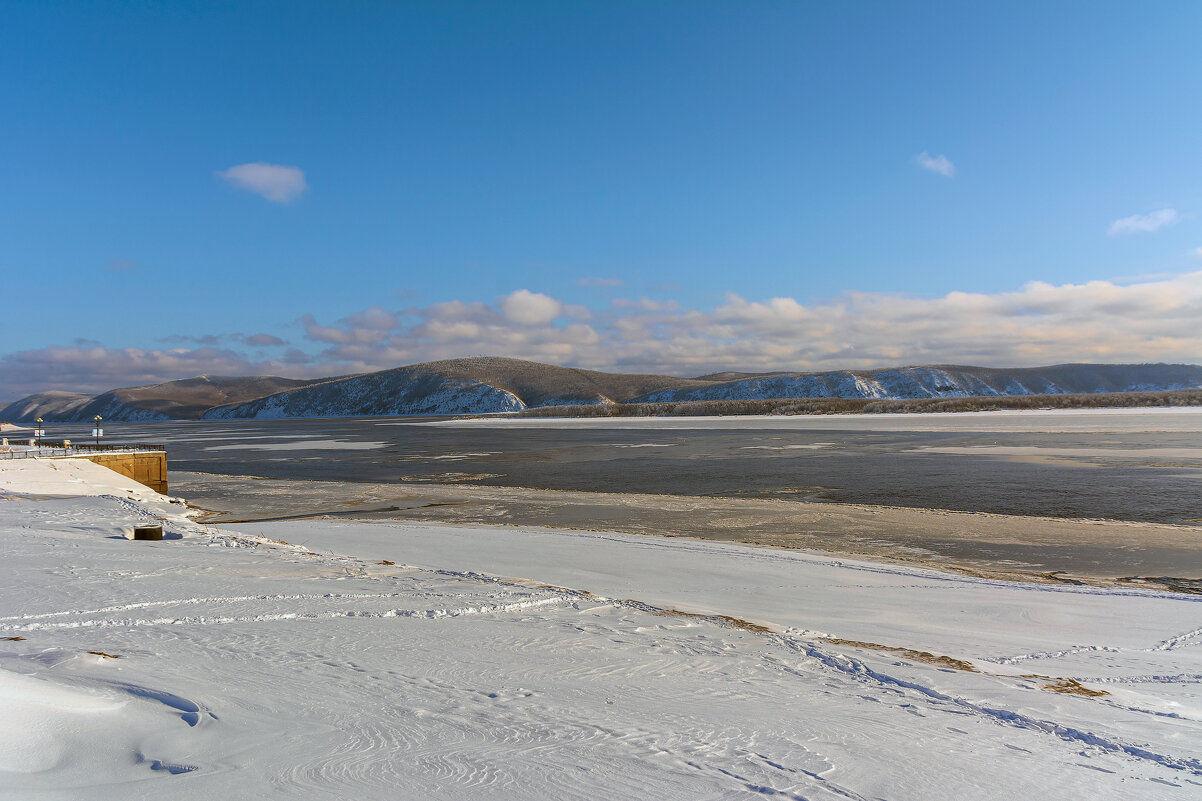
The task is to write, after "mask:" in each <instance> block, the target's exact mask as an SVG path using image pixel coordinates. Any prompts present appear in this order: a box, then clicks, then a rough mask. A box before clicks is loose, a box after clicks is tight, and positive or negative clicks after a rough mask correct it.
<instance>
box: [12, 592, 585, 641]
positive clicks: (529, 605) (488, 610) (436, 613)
mask: <svg viewBox="0 0 1202 801" xmlns="http://www.w3.org/2000/svg"><path fill="white" fill-rule="evenodd" d="M562 603H564V599H563V598H560V597H558V596H556V597H551V598H540V599H537V600H530V601H516V602H514V603H508V604H492V605H489V606H466V607H460V608H458V609H389V610H386V611H383V612H365V611H360V610H354V609H350V610H341V611H332V612H278V613H270V614H263V615H241V616H232V617H203V616H194V617H161V618H125V619H115V620H113V619H110V620H80V621H73V622H70V623H27V624H25V625H21V626H3V627H0V631H26V632H28V631H49V630H55V629H90V628H138V627H142V626H214V625H227V624H231V623H274V622H279V621H286V620H337V619H340V618H353V617H362V618H389V617H404V618H427V619H431V620H432V619H436V618H441V617H462V616H466V615H490V614H503V613H505V612H516V611H520V610H523V609H534V608H537V607H542V606H549V605H552V604H562Z"/></svg>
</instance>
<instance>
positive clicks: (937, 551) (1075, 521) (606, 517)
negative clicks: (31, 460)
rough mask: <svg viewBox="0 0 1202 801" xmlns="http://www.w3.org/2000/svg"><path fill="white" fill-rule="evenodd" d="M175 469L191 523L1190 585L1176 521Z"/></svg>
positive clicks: (1191, 571) (1189, 554) (1197, 574)
mask: <svg viewBox="0 0 1202 801" xmlns="http://www.w3.org/2000/svg"><path fill="white" fill-rule="evenodd" d="M175 476H176V477H175V479H174V482H173V492H177V493H179V494H181V495H183V496H185V497H187V498H188V499H189V502H190V505H192V506H193V507H194V508H197V509H201V510H203V514H202V516H201V517H199V518H197V521H198V522H201V523H205V524H209V525H225V524H246V523H268V522H278V521H285V522H286V521H291V520H305V519H323V518H324V519H338V520H346V521H390V522H392V521H395V522H405V521H407V522H416V523H427V524H429V523H436V524H439V525H455V526H467V527H471V526H489V527H496V526H506V527H524V528H531V527H533V528H548V529H556V530H561V531H576V532H617V533H622V534H636V535H655V536H666V537H673V538H684V539H695V540H701V541H711V542H728V543H739V544H743V545H748V546H757V547H765V548H774V549H782V550H792V551H804V552H811V553H816V554H820V555H823V556H834V557H839V556H843V557H847V558H854V559H867V560H870V561H874V562H884V563H890V564H898V565H907V566H911V567H921V568H926V569H932V570H937V571H941V572H946V573H953V574H959V575H968V576H973V577H977V578H986V579H995V580H1005V581H1023V582H1035V583H1045V584H1068V585H1087V586H1097V587H1116V588H1142V589H1155V590H1165V591H1170V592H1178V593H1186V594H1202V530H1200V529H1198V528H1196V527H1192V526H1186V525H1174V524H1158V523H1144V522H1136V521H1113V520H1091V519H1080V518H1054V517H1035V516H1020V515H1003V514H995V513H988V512H962V511H954V510H934V509H917V508H910V507H897V506H874V505H865V504H845V503H831V502H819V503H815V502H804V501H793V500H788V501H786V500H779V499H740V498H725V497H696V496H681V495H652V494H636V493H601V492H580V491H573V490H550V489H532V488H520V487H519V488H510V487H492V486H473V485H462V484H461V485H454V484H423V485H413V484H409V485H397V484H382V483H359V482H331V481H319V480H297V479H268V478H261V477H253V476H227V475H221V474H212V473H198V472H179V473H177V474H175ZM301 485H303V492H298V491H297V490H299V489H301V488H302V486H301ZM227 507H228V508H227Z"/></svg>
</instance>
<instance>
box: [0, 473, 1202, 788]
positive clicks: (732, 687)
mask: <svg viewBox="0 0 1202 801" xmlns="http://www.w3.org/2000/svg"><path fill="white" fill-rule="evenodd" d="M68 464H70V465H72V466H70V467H67V466H65V465H68ZM56 496H57V497H56ZM0 497H3V498H4V500H2V501H0V542H3V548H4V554H5V562H4V566H3V568H2V569H3V571H4V573H3V577H4V580H3V584H2V586H3V590H0V721H2V722H0V776H2V781H0V797H8V798H22V799H24V798H31V797H36V798H78V797H80V796H81V795H83V794H85V793H86V795H87V797H89V798H91V799H106V798H150V797H172V798H202V797H203V798H210V797H220V796H225V797H238V798H248V797H266V796H268V795H273V794H278V793H289V794H291V795H294V796H298V797H314V798H346V797H355V798H361V799H373V798H380V799H384V798H388V799H393V798H455V799H459V798H490V799H495V798H515V799H517V798H523V799H524V798H557V799H559V798H589V799H595V798H680V799H695V798H732V797H741V796H746V797H757V796H763V795H768V796H772V795H779V796H783V797H786V798H808V799H825V798H830V799H835V798H841V799H847V798H852V799H860V798H878V797H879V798H889V799H907V798H910V799H939V798H948V799H951V798H957V799H958V798H1029V797H1032V796H1035V795H1039V796H1042V797H1044V798H1070V797H1089V796H1096V797H1104V798H1140V799H1146V798H1196V797H1197V796H1198V794H1199V792H1202V695H1200V694H1199V688H1200V687H1202V597H1199V596H1189V595H1174V594H1170V593H1157V592H1142V591H1138V590H1134V591H1133V590H1129V589H1125V590H1099V589H1096V588H1073V587H1055V586H1049V585H1028V584H1019V583H1007V582H990V581H985V580H980V579H973V578H969V577H963V576H948V575H945V574H938V573H931V572H925V571H920V570H915V569H908V568H895V567H889V566H883V565H880V564H868V563H860V562H852V561H847V560H836V559H831V558H826V557H819V556H809V555H806V554H801V553H796V552H783V551H775V550H771V549H763V548H751V547H747V546H742V545H734V544H726V543H709V542H699V541H695V540H688V541H685V540H673V539H668V538H658V537H646V536H642V537H640V536H630V535H614V534H582V533H578V532H577V533H567V532H559V531H554V530H549V529H512V528H510V529H492V528H485V527H446V526H431V525H416V524H402V523H370V524H369V523H357V524H347V523H337V522H331V521H295V522H284V523H272V524H245V525H242V526H231V527H230V528H228V529H225V528H223V529H217V528H211V527H207V526H202V525H199V524H196V523H195V522H192V521H191V520H189V519H188V518H187V516H186V514H185V513H184V510H183V509H182V507H181V506H180V505H178V504H173V503H171V502H169V501H168V500H167V499H164V498H162V496H157V495H156V494H155V493H153V492H150V491H149V490H146V489H145V488H141V487H140V486H139V485H136V484H133V483H132V482H128V481H127V480H125V479H123V478H121V477H120V476H116V474H113V473H111V472H110V471H107V470H105V469H104V468H100V467H98V466H95V465H91V464H90V463H82V462H79V463H66V462H57V463H55V462H44V461H38V462H28V463H19V462H14V463H12V464H2V465H0ZM156 518H162V519H164V522H165V525H164V528H165V530H166V531H167V533H168V536H172V535H178V536H179V537H180V538H179V539H169V540H165V541H163V542H150V543H148V542H134V541H131V540H128V539H126V532H127V527H128V526H131V525H133V524H135V523H140V522H144V521H146V520H150V519H156ZM277 540H278V541H277ZM3 638H7V639H3ZM1066 691H1067V692H1066Z"/></svg>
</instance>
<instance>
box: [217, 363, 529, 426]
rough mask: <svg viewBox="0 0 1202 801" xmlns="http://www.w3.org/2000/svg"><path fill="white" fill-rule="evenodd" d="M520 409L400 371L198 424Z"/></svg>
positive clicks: (484, 389)
mask: <svg viewBox="0 0 1202 801" xmlns="http://www.w3.org/2000/svg"><path fill="white" fill-rule="evenodd" d="M524 408H526V405H525V404H524V403H522V401H521V399H519V398H518V397H517V396H515V395H514V394H513V393H512V392H507V391H506V390H503V389H498V388H497V387H493V386H489V385H488V384H483V383H480V382H478V381H471V380H468V379H465V378H448V377H446V376H442V375H438V374H436V373H429V372H426V371H422V370H408V369H400V370H388V371H386V372H382V373H368V374H367V375H361V376H355V377H353V378H346V379H342V380H339V381H331V382H327V383H325V384H315V385H311V386H307V387H302V388H300V389H296V390H292V391H290V392H281V393H278V394H276V395H269V396H268V397H266V398H259V399H258V400H254V401H251V402H249V403H242V404H237V405H231V406H218V407H217V408H215V409H210V410H209V411H207V412H205V414H204V419H206V420H233V419H238V418H257V419H275V418H281V417H355V416H375V415H402V414H472V413H476V414H479V413H487V412H516V411H520V410H521V409H524Z"/></svg>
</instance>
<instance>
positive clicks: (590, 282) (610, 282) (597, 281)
mask: <svg viewBox="0 0 1202 801" xmlns="http://www.w3.org/2000/svg"><path fill="white" fill-rule="evenodd" d="M576 285H577V286H588V287H615V286H621V285H622V282H621V281H620V280H618V279H617V278H599V277H596V276H589V277H587V278H578V279H576Z"/></svg>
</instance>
